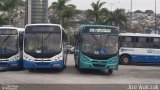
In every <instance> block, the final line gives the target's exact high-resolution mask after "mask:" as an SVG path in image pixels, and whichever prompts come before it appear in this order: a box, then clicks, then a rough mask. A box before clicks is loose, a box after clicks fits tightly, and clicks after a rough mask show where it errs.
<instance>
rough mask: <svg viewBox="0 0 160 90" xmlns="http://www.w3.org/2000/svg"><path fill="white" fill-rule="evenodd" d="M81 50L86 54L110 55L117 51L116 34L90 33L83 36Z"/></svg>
mask: <svg viewBox="0 0 160 90" xmlns="http://www.w3.org/2000/svg"><path fill="white" fill-rule="evenodd" d="M82 37H83V40H82V41H83V42H82V51H83V52H84V53H86V54H96V55H112V54H116V53H118V35H116V34H115V35H114V34H106V33H105V34H92V33H86V34H84V35H83V36H82Z"/></svg>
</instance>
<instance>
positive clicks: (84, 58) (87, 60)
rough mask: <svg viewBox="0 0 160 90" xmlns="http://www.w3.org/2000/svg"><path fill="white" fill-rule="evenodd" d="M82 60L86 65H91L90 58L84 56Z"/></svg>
mask: <svg viewBox="0 0 160 90" xmlns="http://www.w3.org/2000/svg"><path fill="white" fill-rule="evenodd" d="M81 60H82V61H83V62H85V63H90V60H89V58H88V57H85V56H82V58H81Z"/></svg>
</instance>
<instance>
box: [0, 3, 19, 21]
mask: <svg viewBox="0 0 160 90" xmlns="http://www.w3.org/2000/svg"><path fill="white" fill-rule="evenodd" d="M21 4H22V0H0V11H3V12H7V13H8V14H7V18H8V19H7V24H11V18H12V16H13V10H14V9H15V8H16V7H17V6H18V5H21ZM5 20H6V19H5Z"/></svg>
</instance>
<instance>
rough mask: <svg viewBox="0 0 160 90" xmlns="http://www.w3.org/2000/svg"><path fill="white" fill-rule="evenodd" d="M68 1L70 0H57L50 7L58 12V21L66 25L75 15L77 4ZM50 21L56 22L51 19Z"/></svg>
mask: <svg viewBox="0 0 160 90" xmlns="http://www.w3.org/2000/svg"><path fill="white" fill-rule="evenodd" d="M68 2H69V0H58V1H57V2H53V3H52V5H51V6H50V7H49V8H52V9H53V10H55V13H56V14H57V15H56V17H57V19H56V23H59V24H61V25H62V26H64V25H65V22H67V23H68V22H69V19H70V18H71V17H73V16H74V13H75V9H76V6H75V5H73V4H67V3H68ZM53 17H55V16H53ZM52 19H55V18H52ZM50 21H51V23H55V22H53V20H50ZM57 21H58V22H57Z"/></svg>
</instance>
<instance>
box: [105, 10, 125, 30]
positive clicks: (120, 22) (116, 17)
mask: <svg viewBox="0 0 160 90" xmlns="http://www.w3.org/2000/svg"><path fill="white" fill-rule="evenodd" d="M123 12H124V9H116V10H115V11H113V12H110V16H109V20H108V24H111V25H113V24H114V25H115V26H118V27H121V28H122V27H124V26H125V23H126V21H127V18H126V16H125V15H124V14H123Z"/></svg>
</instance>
